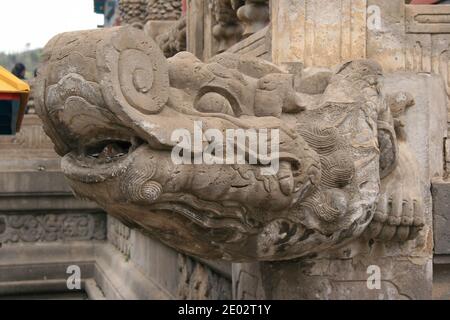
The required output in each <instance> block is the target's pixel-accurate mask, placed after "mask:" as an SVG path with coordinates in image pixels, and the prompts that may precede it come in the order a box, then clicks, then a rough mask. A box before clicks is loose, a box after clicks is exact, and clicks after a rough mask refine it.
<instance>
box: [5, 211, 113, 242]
mask: <svg viewBox="0 0 450 320" xmlns="http://www.w3.org/2000/svg"><path fill="white" fill-rule="evenodd" d="M105 220H106V219H105V216H104V215H102V214H67V213H62V214H34V215H30V214H10V215H0V223H1V225H2V226H0V244H6V243H20V242H28V243H35V242H54V241H82V240H85V241H87V240H104V239H105V238H106V226H105V223H106V221H105Z"/></svg>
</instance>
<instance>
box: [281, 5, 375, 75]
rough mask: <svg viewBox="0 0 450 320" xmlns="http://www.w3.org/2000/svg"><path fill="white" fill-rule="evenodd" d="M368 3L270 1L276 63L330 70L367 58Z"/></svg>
mask: <svg viewBox="0 0 450 320" xmlns="http://www.w3.org/2000/svg"><path fill="white" fill-rule="evenodd" d="M366 19H367V0H339V1H328V0H305V1H297V0H286V1H272V55H273V61H274V62H275V63H284V62H292V61H301V62H303V63H304V65H305V67H332V66H335V65H337V64H339V63H341V62H343V61H346V60H351V59H361V58H366Z"/></svg>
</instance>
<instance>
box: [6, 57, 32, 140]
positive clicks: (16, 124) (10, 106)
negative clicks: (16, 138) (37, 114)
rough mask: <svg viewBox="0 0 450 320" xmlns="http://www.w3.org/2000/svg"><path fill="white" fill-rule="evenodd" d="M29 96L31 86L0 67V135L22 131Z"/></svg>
mask: <svg viewBox="0 0 450 320" xmlns="http://www.w3.org/2000/svg"><path fill="white" fill-rule="evenodd" d="M29 95H30V86H29V85H28V84H27V83H26V82H24V81H22V80H20V79H19V78H17V77H16V76H14V75H13V74H12V73H10V72H9V71H8V70H6V69H5V68H3V67H2V66H0V134H15V133H16V132H19V131H20V126H21V125H22V120H23V116H24V114H25V109H26V106H27V103H28V97H29ZM9 128H10V129H11V130H10V131H8V129H9Z"/></svg>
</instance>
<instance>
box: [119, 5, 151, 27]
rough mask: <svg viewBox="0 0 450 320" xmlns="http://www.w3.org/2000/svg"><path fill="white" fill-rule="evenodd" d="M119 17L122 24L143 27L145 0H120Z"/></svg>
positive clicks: (145, 14) (145, 17)
mask: <svg viewBox="0 0 450 320" xmlns="http://www.w3.org/2000/svg"><path fill="white" fill-rule="evenodd" d="M119 10H120V19H121V23H122V25H132V26H134V27H136V28H139V29H142V28H144V25H145V22H146V21H147V16H148V14H147V0H120V2H119Z"/></svg>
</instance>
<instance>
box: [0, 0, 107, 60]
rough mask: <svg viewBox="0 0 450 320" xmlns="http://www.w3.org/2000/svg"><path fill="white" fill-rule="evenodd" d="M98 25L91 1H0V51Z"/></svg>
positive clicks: (36, 45) (38, 45)
mask: <svg viewBox="0 0 450 320" xmlns="http://www.w3.org/2000/svg"><path fill="white" fill-rule="evenodd" d="M101 24H103V16H102V15H98V14H95V13H94V1H93V0H0V52H8V53H11V52H20V51H24V50H25V49H26V48H27V44H29V45H30V48H31V49H35V48H41V47H43V46H44V45H45V44H46V43H47V41H48V40H50V39H51V38H52V37H53V36H54V35H56V34H58V33H61V32H65V31H74V30H84V29H95V28H96V27H97V25H101Z"/></svg>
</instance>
